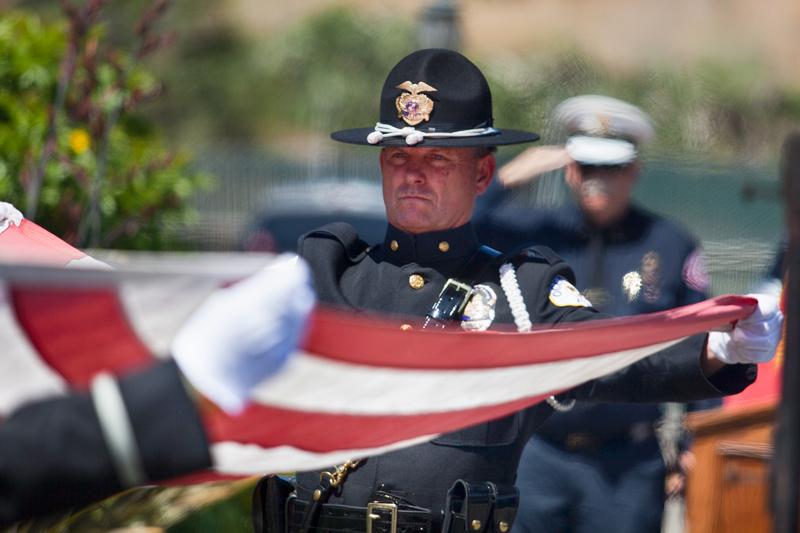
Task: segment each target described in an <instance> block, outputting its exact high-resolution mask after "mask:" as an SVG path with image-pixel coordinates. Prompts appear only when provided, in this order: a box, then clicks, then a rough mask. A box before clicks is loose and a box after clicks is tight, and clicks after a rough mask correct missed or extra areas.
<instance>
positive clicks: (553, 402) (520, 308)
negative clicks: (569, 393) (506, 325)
mask: <svg viewBox="0 0 800 533" xmlns="http://www.w3.org/2000/svg"><path fill="white" fill-rule="evenodd" d="M500 286H501V287H502V288H503V292H504V293H505V295H506V299H507V300H508V306H509V307H510V308H511V316H513V317H514V324H516V326H517V331H519V332H520V333H522V332H527V331H530V330H531V326H532V324H531V317H530V315H529V314H528V309H527V308H526V307H525V300H524V299H523V297H522V291H521V290H520V289H519V282H518V281H517V273H516V271H515V270H514V265H512V264H511V263H504V264H503V265H502V266H501V267H500ZM545 401H546V402H547V404H548V405H549V406H550V407H552V408H553V409H554V410H556V411H559V412H562V413H563V412H566V411H569V410H570V409H572V408H573V407H575V399H574V398H572V399H571V400H569V401H568V402H564V403H562V402H560V401H559V400H557V399H556V397H555V396H550V397H549V398H547V400H545Z"/></svg>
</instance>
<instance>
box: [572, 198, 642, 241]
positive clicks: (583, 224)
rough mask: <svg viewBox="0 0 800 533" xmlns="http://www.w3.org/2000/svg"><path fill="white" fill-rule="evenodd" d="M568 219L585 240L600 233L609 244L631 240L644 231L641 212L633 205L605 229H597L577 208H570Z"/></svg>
mask: <svg viewBox="0 0 800 533" xmlns="http://www.w3.org/2000/svg"><path fill="white" fill-rule="evenodd" d="M570 218H571V219H572V220H574V221H575V224H576V229H577V230H578V231H579V232H580V233H581V234H583V235H584V236H585V237H586V238H589V237H591V236H592V235H596V234H598V233H600V234H602V235H603V236H604V237H605V239H606V240H608V241H610V242H621V241H627V240H630V239H633V238H635V237H637V236H638V235H639V234H640V233H641V232H642V231H643V230H644V227H643V226H642V224H643V220H642V218H643V216H642V212H641V211H640V210H639V209H638V208H637V207H635V206H634V205H630V206H629V207H628V210H627V211H626V212H625V214H624V215H623V216H622V217H621V218H620V219H618V220H617V221H616V222H614V223H613V224H611V225H610V226H607V227H605V228H598V227H597V226H595V225H594V224H592V222H591V220H589V218H588V217H587V216H586V215H585V214H584V212H583V211H582V210H581V209H580V207H578V206H573V207H572V210H571V213H570Z"/></svg>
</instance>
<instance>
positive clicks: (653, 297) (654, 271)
mask: <svg viewBox="0 0 800 533" xmlns="http://www.w3.org/2000/svg"><path fill="white" fill-rule="evenodd" d="M641 272H642V290H643V293H642V297H643V298H644V301H646V302H647V303H651V304H652V303H656V302H657V301H658V299H659V298H661V258H660V257H659V256H658V253H656V252H655V251H652V250H651V251H649V252H647V253H646V254H644V256H643V257H642V268H641Z"/></svg>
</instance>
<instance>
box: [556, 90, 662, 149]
mask: <svg viewBox="0 0 800 533" xmlns="http://www.w3.org/2000/svg"><path fill="white" fill-rule="evenodd" d="M554 119H555V121H556V122H557V123H558V124H559V125H560V126H561V127H562V128H563V129H564V130H565V131H566V132H567V134H568V135H569V136H570V137H569V139H568V141H567V145H566V149H567V151H568V152H569V154H570V156H571V157H572V158H573V159H574V160H575V161H577V162H579V163H584V164H589V165H621V164H625V163H630V162H631V161H633V160H635V159H636V157H637V156H638V146H639V145H642V144H644V143H647V142H648V141H650V140H651V139H652V138H653V137H654V136H655V130H654V129H653V125H652V123H651V121H650V118H649V117H648V116H647V115H646V114H645V113H644V112H643V111H642V110H641V109H639V108H638V107H636V106H634V105H632V104H629V103H627V102H623V101H621V100H617V99H616V98H611V97H609V96H600V95H584V96H576V97H574V98H569V99H567V100H565V101H563V102H562V103H561V104H559V106H558V107H556V109H555V112H554Z"/></svg>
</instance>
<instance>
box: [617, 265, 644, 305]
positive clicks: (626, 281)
mask: <svg viewBox="0 0 800 533" xmlns="http://www.w3.org/2000/svg"><path fill="white" fill-rule="evenodd" d="M641 290H642V275H641V274H639V273H638V272H637V271H635V270H634V271H632V272H628V273H627V274H625V275H624V276H622V292H623V293H625V296H627V298H628V301H629V302H632V301H634V300H636V298H638V297H639V292H640V291H641Z"/></svg>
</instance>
